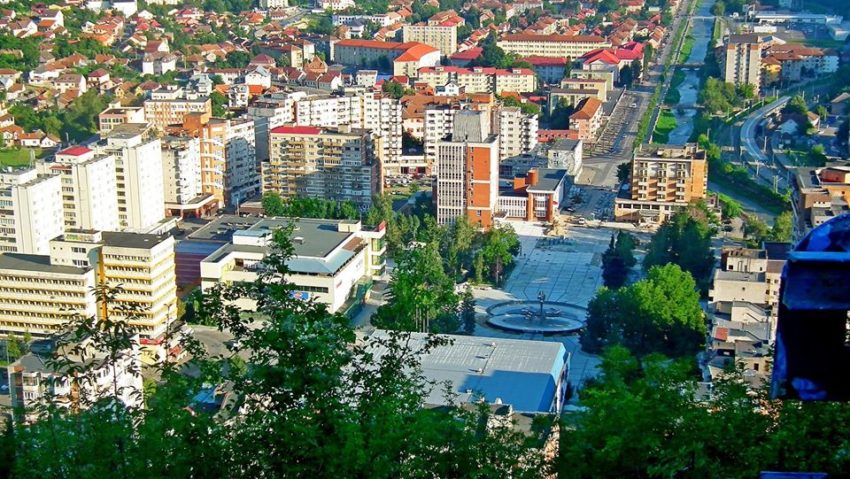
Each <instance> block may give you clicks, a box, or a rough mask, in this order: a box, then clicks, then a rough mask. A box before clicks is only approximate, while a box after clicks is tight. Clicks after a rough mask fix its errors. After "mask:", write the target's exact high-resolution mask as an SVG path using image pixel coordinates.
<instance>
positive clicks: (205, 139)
mask: <svg viewBox="0 0 850 479" xmlns="http://www.w3.org/2000/svg"><path fill="white" fill-rule="evenodd" d="M168 132H169V133H170V134H172V135H176V136H183V135H188V136H196V137H198V138H199V140H200V149H201V151H200V154H201V193H202V194H205V195H212V197H213V198H215V201H216V202H217V203H218V205H219V207H222V208H223V207H226V206H229V205H233V204H236V203H237V202H240V201H244V200H246V199H248V198H250V197H252V196H254V195H255V194H257V193H258V192H259V174H258V171H257V160H256V153H255V141H256V134H255V131H254V122H253V120H250V119H246V118H235V119H230V120H225V119H221V118H210V117H209V115H207V114H199V113H192V114H188V115H186V116H185V118H184V121H183V124H182V126H179V127H172V128H169V129H168Z"/></svg>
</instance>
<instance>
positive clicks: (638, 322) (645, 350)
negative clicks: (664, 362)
mask: <svg viewBox="0 0 850 479" xmlns="http://www.w3.org/2000/svg"><path fill="white" fill-rule="evenodd" d="M705 332H706V327H705V322H704V319H703V312H702V308H701V307H700V304H699V292H698V291H697V289H696V283H695V282H694V279H693V277H692V276H691V275H690V273H688V272H686V271H683V270H682V269H681V268H680V267H679V266H677V265H675V264H667V265H665V266H655V267H652V268H651V269H650V270H649V272H648V274H647V278H646V279H644V280H641V281H638V282H636V283H634V284H632V285H629V286H625V287H623V288H620V289H617V290H610V289H607V288H602V289H600V290H599V291H598V292H597V294H596V296H595V297H594V298H593V299H592V300H591V301H590V303H589V304H588V313H587V329H586V330H585V332H584V334H583V335H582V338H581V344H582V348H584V349H585V350H587V351H589V352H599V351H601V350H602V349H603V348H605V347H608V346H612V345H622V346H625V347H627V348H629V349H630V350H631V351H633V352H634V353H635V354H637V355H640V356H644V355H647V354H651V353H662V354H667V355H670V356H676V357H678V356H688V355H692V354H694V353H696V352H697V351H699V350H700V349H701V348H702V345H703V342H704V339H705Z"/></svg>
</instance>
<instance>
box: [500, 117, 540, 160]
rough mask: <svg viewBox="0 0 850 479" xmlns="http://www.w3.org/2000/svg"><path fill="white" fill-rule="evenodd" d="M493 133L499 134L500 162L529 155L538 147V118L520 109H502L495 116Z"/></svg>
mask: <svg viewBox="0 0 850 479" xmlns="http://www.w3.org/2000/svg"><path fill="white" fill-rule="evenodd" d="M494 117H495V118H494V119H495V120H496V123H495V127H494V128H493V132H495V133H498V134H499V160H500V161H501V160H503V159H505V158H510V157H512V156H519V155H522V154H523V153H528V152H529V151H531V150H533V149H534V147H535V146H537V126H538V125H537V116H536V115H526V114H525V113H523V112H522V110H520V108H519V107H501V108H499V109H498V110H496V114H495V115H494Z"/></svg>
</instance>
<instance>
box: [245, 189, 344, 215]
mask: <svg viewBox="0 0 850 479" xmlns="http://www.w3.org/2000/svg"><path fill="white" fill-rule="evenodd" d="M262 204H263V211H264V212H265V214H266V215H268V216H283V217H287V218H323V219H329V220H335V219H349V220H353V219H357V218H359V217H360V210H359V209H358V208H357V205H356V204H354V203H353V202H351V201H343V202H339V201H333V200H326V199H322V198H289V199H286V200H284V199H283V198H281V196H280V194H279V193H278V192H276V191H267V192H265V193H263V199H262Z"/></svg>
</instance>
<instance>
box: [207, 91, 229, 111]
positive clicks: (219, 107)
mask: <svg viewBox="0 0 850 479" xmlns="http://www.w3.org/2000/svg"><path fill="white" fill-rule="evenodd" d="M210 102H211V103H212V114H213V116H215V117H218V118H224V117H226V116H227V103H228V102H227V97H226V96H224V94H223V93H221V92H219V91H214V92H212V93H211V94H210Z"/></svg>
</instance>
